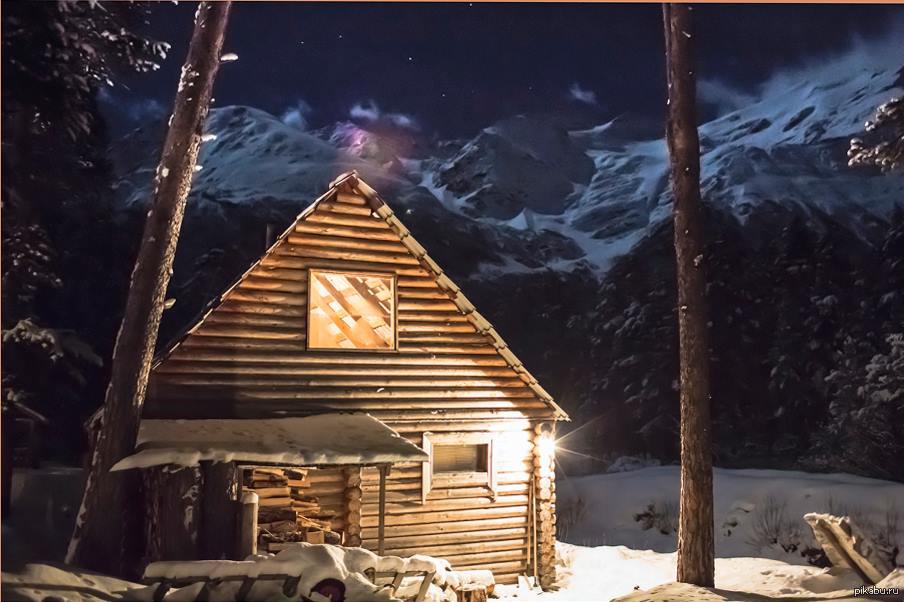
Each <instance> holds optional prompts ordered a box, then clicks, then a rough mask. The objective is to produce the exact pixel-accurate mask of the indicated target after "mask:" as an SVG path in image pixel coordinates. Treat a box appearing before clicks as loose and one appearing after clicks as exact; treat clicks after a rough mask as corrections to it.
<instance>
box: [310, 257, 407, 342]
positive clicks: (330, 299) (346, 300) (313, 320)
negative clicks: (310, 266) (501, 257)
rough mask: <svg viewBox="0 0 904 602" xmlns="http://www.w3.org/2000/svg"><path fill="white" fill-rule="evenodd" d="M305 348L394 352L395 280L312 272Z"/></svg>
mask: <svg viewBox="0 0 904 602" xmlns="http://www.w3.org/2000/svg"><path fill="white" fill-rule="evenodd" d="M308 288H309V297H308V298H309V304H308V305H309V311H308V347H310V348H315V349H387V350H391V349H395V307H394V305H395V279H394V278H393V277H392V276H389V275H377V274H351V273H336V272H320V271H314V270H312V271H311V278H310V286H309V287H308Z"/></svg>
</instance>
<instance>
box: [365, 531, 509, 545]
mask: <svg viewBox="0 0 904 602" xmlns="http://www.w3.org/2000/svg"><path fill="white" fill-rule="evenodd" d="M394 534H395V533H394V530H393V531H389V532H388V533H387V536H386V539H385V541H386V549H387V550H395V549H399V548H403V549H414V548H428V547H436V546H444V545H449V544H476V543H480V542H496V541H501V540H506V539H519V540H524V541H526V540H527V527H526V526H525V527H513V528H508V529H482V528H481V529H478V530H475V531H469V532H457V533H432V532H431V530H430V529H424V532H423V533H422V534H419V535H407V536H402V537H395V536H393V537H390V535H394ZM378 538H379V534H378ZM363 539H364V541H368V539H369V538H368V537H366V536H365V537H364V538H363Z"/></svg>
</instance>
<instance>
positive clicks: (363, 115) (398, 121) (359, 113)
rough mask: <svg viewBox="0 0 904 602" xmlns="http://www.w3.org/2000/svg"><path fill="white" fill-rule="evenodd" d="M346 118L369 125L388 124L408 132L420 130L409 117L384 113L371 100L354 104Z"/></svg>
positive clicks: (415, 121) (401, 114) (402, 114)
mask: <svg viewBox="0 0 904 602" xmlns="http://www.w3.org/2000/svg"><path fill="white" fill-rule="evenodd" d="M348 116H349V117H351V118H352V119H358V120H361V121H368V122H371V123H377V122H384V123H386V122H388V123H391V124H393V125H395V126H397V127H401V128H405V129H408V130H418V129H420V125H419V124H418V122H417V120H416V119H415V118H414V117H412V116H411V115H406V114H405V113H384V112H382V111H381V110H380V107H379V106H377V103H376V102H374V101H373V100H368V101H367V102H366V103H362V102H356V103H355V104H354V105H352V108H351V109H349V111H348Z"/></svg>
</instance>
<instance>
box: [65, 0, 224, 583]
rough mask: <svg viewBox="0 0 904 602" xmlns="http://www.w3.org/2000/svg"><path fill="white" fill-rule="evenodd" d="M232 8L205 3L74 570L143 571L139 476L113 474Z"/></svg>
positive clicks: (151, 343) (134, 429)
mask: <svg viewBox="0 0 904 602" xmlns="http://www.w3.org/2000/svg"><path fill="white" fill-rule="evenodd" d="M230 5H231V4H230V2H222V3H220V2H202V3H200V4H199V5H198V10H197V12H196V13H195V28H194V33H193V34H192V39H191V44H190V45H189V49H188V57H187V58H186V60H185V64H184V65H183V67H182V77H181V79H180V81H179V89H178V91H177V92H176V98H175V102H174V105H173V114H172V117H171V118H170V126H169V131H168V132H167V136H166V140H165V142H164V146H163V154H162V156H161V158H160V165H159V166H158V168H157V176H156V187H155V189H154V198H153V201H152V203H151V206H150V211H148V215H147V222H146V224H145V228H144V234H143V235H142V239H141V246H140V248H139V251H138V257H137V259H136V261H135V269H134V271H133V272H132V280H131V284H130V286H129V294H128V298H127V300H126V307H125V313H124V315H123V320H122V325H121V326H120V330H119V335H118V336H117V338H116V345H115V347H114V350H113V364H112V373H111V377H110V384H109V386H108V388H107V394H106V399H105V401H104V411H103V416H102V417H101V426H100V433H99V436H98V440H97V445H96V446H95V450H94V454H93V458H92V463H91V471H90V473H89V475H88V482H87V485H86V486H85V495H84V498H83V499H82V507H81V510H80V512H79V515H78V519H77V521H76V526H75V530H74V532H73V534H72V539H71V540H70V542H69V552H68V554H67V556H66V560H67V562H69V563H75V564H78V565H80V566H84V567H88V568H92V569H95V570H99V571H105V572H111V573H115V574H126V571H128V570H129V569H131V568H133V567H132V566H131V565H130V563H132V562H134V561H135V560H136V559H137V557H138V556H139V555H140V543H139V542H136V541H135V539H136V537H135V536H136V534H139V533H142V532H143V529H142V528H141V526H140V523H139V522H138V520H139V518H138V517H140V514H139V512H138V509H140V507H141V504H140V501H139V500H136V499H135V497H136V493H137V491H138V474H137V471H126V472H110V468H111V467H112V466H113V465H114V464H116V462H118V461H119V460H120V459H122V458H123V457H125V456H126V455H128V454H129V453H131V452H132V450H133V447H134V445H135V439H136V437H137V434H138V423H139V420H140V418H141V408H142V405H143V403H144V396H145V392H146V390H147V382H148V375H149V373H150V368H151V360H152V358H153V354H154V347H155V345H156V342H157V331H158V329H159V326H160V317H161V315H162V313H163V303H164V297H165V295H166V288H167V285H168V284H169V279H170V275H171V273H172V266H173V257H174V255H175V251H176V242H177V240H178V238H179V230H180V228H181V226H182V216H183V214H184V212H185V201H186V198H187V196H188V192H189V190H190V188H191V180H192V176H193V175H194V171H195V164H196V162H197V157H198V150H199V148H200V145H201V133H202V128H203V125H204V119H205V118H206V117H207V111H208V108H209V105H210V97H211V92H212V90H213V82H214V79H215V77H216V74H217V70H218V68H219V64H220V53H221V50H222V46H223V37H224V34H225V31H226V22H227V20H228V16H229V9H230Z"/></svg>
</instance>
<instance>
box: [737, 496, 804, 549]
mask: <svg viewBox="0 0 904 602" xmlns="http://www.w3.org/2000/svg"><path fill="white" fill-rule="evenodd" d="M802 533H803V529H802V522H801V519H800V517H789V516H788V514H787V503H786V502H784V501H779V500H778V499H776V498H775V497H773V496H768V497H767V498H766V499H765V500H763V503H762V504H760V505H759V506H757V510H756V514H755V515H754V523H753V528H752V534H751V536H750V538H749V539H748V540H747V543H748V544H749V545H750V546H751V547H753V549H754V550H756V551H757V552H758V553H761V552H763V551H764V550H766V549H768V548H773V549H781V550H782V551H784V552H786V553H788V554H791V553H795V552H797V551H798V550H800V549H801V548H802V539H803V537H802Z"/></svg>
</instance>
